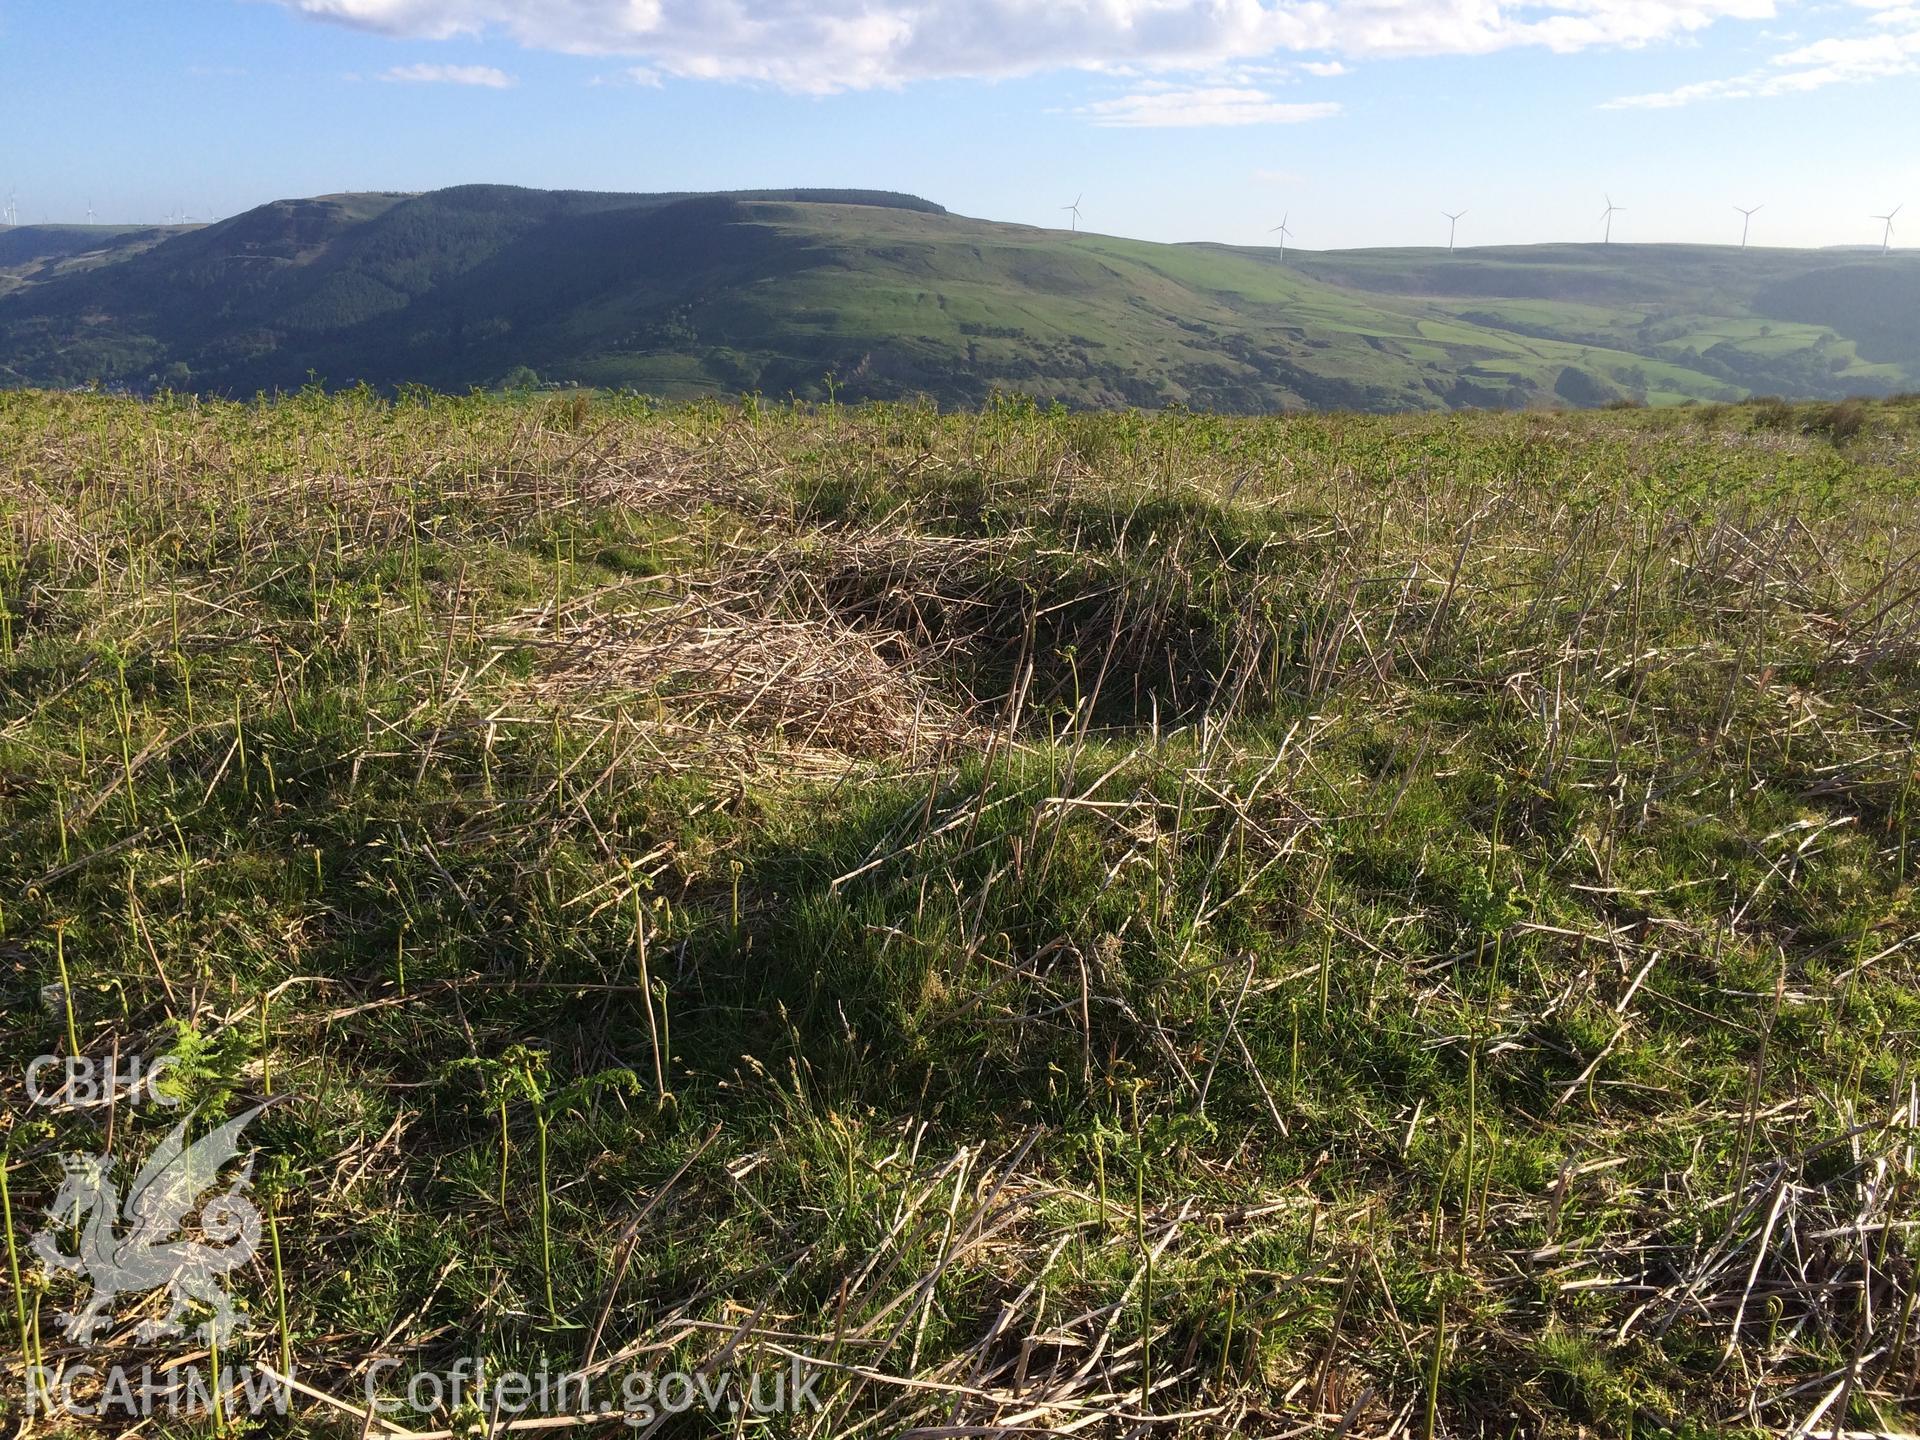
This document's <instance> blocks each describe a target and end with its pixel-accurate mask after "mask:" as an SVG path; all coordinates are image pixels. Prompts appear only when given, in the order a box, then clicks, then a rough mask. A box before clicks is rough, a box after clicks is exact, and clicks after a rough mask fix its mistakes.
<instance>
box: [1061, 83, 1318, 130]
mask: <svg viewBox="0 0 1920 1440" xmlns="http://www.w3.org/2000/svg"><path fill="white" fill-rule="evenodd" d="M1078 113H1080V114H1082V115H1084V116H1086V117H1087V118H1088V119H1089V120H1091V121H1093V123H1094V124H1096V125H1106V126H1123V127H1129V128H1149V127H1151V128H1167V127H1185V126H1198V125H1298V124H1300V123H1302V122H1303V121H1307V120H1325V119H1328V118H1330V117H1332V116H1334V115H1338V114H1339V113H1340V107H1339V106H1338V105H1336V104H1333V103H1332V102H1330V101H1314V102H1309V103H1304V104H1302V103H1291V104H1283V103H1282V102H1280V101H1278V100H1275V99H1274V98H1273V97H1272V96H1271V95H1269V94H1268V93H1267V92H1266V91H1264V90H1230V89H1191V90H1182V89H1177V88H1175V89H1163V88H1159V87H1155V88H1151V89H1146V90H1139V91H1136V92H1135V93H1133V94H1131V95H1122V96H1120V97H1119V98H1118V99H1114V100H1096V101H1095V102H1094V103H1093V104H1091V105H1086V106H1083V107H1081V109H1080V111H1079V112H1078Z"/></svg>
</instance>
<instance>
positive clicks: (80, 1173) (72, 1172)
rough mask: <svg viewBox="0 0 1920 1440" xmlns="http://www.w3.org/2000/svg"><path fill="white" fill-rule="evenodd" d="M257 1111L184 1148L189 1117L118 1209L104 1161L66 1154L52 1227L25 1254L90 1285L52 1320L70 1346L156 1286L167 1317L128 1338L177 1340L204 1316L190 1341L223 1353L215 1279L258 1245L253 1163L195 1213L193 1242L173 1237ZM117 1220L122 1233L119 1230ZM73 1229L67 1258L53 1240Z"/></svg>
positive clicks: (227, 1331)
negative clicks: (121, 1304)
mask: <svg viewBox="0 0 1920 1440" xmlns="http://www.w3.org/2000/svg"><path fill="white" fill-rule="evenodd" d="M264 1109H266V1106H264V1105H257V1106H255V1107H254V1108H253V1109H251V1110H249V1111H247V1112H246V1113H245V1114H244V1115H240V1116H238V1117H236V1118H235V1119H232V1120H229V1121H228V1122H227V1123H226V1124H224V1125H222V1126H220V1127H219V1128H218V1129H217V1130H213V1131H211V1132H210V1133H208V1134H206V1135H203V1136H201V1138H200V1139H198V1140H195V1141H193V1142H192V1143H191V1144H189V1143H188V1142H187V1125H188V1123H189V1121H191V1120H192V1118H193V1117H192V1116H191V1115H189V1116H188V1117H186V1119H183V1120H182V1121H181V1122H180V1123H179V1124H178V1125H175V1126H174V1127H173V1129H172V1130H171V1131H169V1132H168V1134H167V1136H166V1138H165V1139H164V1140H162V1141H161V1142H160V1143H159V1144H158V1145H157V1146H155V1147H154V1151H153V1153H152V1154H151V1155H150V1156H148V1157H147V1162H146V1164H144V1165H142V1166H141V1167H140V1172H139V1173H138V1174H137V1175H135V1176H134V1177H133V1184H132V1185H131V1186H130V1187H129V1189H128V1191H127V1194H126V1196H125V1199H124V1202H123V1200H122V1197H121V1195H120V1192H119V1191H118V1189H117V1188H116V1187H115V1185H114V1183H113V1161H112V1158H111V1157H110V1156H106V1155H67V1156H64V1157H63V1159H62V1163H63V1165H64V1166H65V1168H66V1180H65V1182H64V1183H63V1184H62V1185H61V1187H60V1190H59V1193H58V1194H56V1195H55V1196H54V1198H53V1203H52V1204H51V1205H50V1206H49V1207H48V1209H47V1214H48V1217H49V1218H50V1219H51V1220H52V1222H53V1223H52V1224H51V1225H49V1226H48V1227H47V1228H46V1229H45V1230H42V1231H41V1232H40V1233H39V1234H37V1235H35V1236H34V1237H33V1242H32V1243H33V1252H34V1254H36V1255H38V1256H39V1257H40V1259H41V1261H42V1262H43V1263H44V1264H45V1265H46V1266H47V1269H48V1272H49V1273H52V1272H53V1271H55V1270H70V1271H73V1272H74V1273H76V1274H79V1275H82V1276H85V1277H86V1278H87V1279H88V1280H89V1281H90V1282H92V1287H93V1288H92V1290H91V1291H90V1292H89V1294H88V1295H87V1298H86V1300H85V1302H84V1303H82V1304H81V1305H79V1306H78V1307H76V1308H75V1309H74V1310H72V1311H70V1312H68V1313H67V1314H64V1315H62V1316H61V1317H60V1321H61V1331H62V1333H63V1334H65V1335H66V1337H67V1338H68V1339H69V1340H73V1341H75V1342H77V1343H79V1344H82V1345H86V1344H90V1343H91V1342H92V1340H93V1336H94V1332H95V1331H96V1330H98V1329H99V1328H100V1326H101V1325H103V1324H105V1323H107V1321H108V1319H109V1318H110V1317H109V1312H110V1309H111V1307H112V1305H113V1302H114V1301H115V1300H116V1299H118V1298H119V1297H120V1296H122V1295H141V1294H145V1293H147V1292H148V1291H152V1290H158V1289H160V1288H161V1287H163V1286H164V1287H165V1289H166V1291H167V1301H168V1304H167V1311H166V1314H165V1315H164V1316H163V1317H162V1318H160V1319H158V1320H150V1321H148V1322H146V1323H145V1324H143V1325H141V1326H140V1327H139V1329H138V1331H137V1332H136V1334H137V1336H138V1338H139V1339H140V1340H141V1341H142V1342H152V1341H156V1340H165V1339H171V1338H175V1337H178V1336H180V1335H181V1334H182V1333H183V1332H184V1329H185V1327H184V1325H183V1324H182V1322H183V1321H184V1320H185V1319H186V1318H187V1315H188V1312H189V1310H190V1309H191V1308H192V1307H195V1306H200V1307H204V1308H205V1309H207V1310H209V1311H210V1312H211V1315H210V1316H209V1318H208V1319H207V1320H206V1321H204V1322H203V1323H202V1324H201V1325H200V1326H199V1334H200V1335H201V1337H202V1338H203V1339H205V1340H207V1341H208V1342H210V1343H213V1344H219V1345H224V1344H225V1343H226V1342H227V1340H228V1339H229V1338H230V1337H231V1336H232V1334H233V1332H234V1330H235V1328H236V1327H237V1324H238V1321H239V1314H238V1312H237V1311H236V1310H235V1309H234V1306H233V1302H232V1300H230V1299H229V1298H228V1296H227V1293H226V1290H225V1289H224V1288H223V1287H222V1286H221V1284H220V1277H222V1276H223V1275H225V1274H226V1273H227V1272H228V1271H230V1270H233V1269H236V1268H237V1267H239V1266H241V1265H244V1264H246V1263H247V1262H248V1261H249V1260H251V1259H252V1258H253V1254H254V1251H255V1250H256V1249H258V1248H259V1244H260V1212H259V1210H258V1209H256V1208H255V1207H254V1204H253V1202H252V1201H251V1200H249V1199H247V1197H246V1191H247V1186H248V1184H249V1183H250V1182H251V1180H252V1178H253V1161H252V1159H251V1157H249V1159H248V1161H247V1164H246V1167H245V1169H244V1170H242V1172H241V1173H240V1175H239V1176H238V1177H237V1178H236V1179H235V1180H234V1182H233V1184H232V1185H230V1186H229V1187H228V1188H227V1189H226V1190H225V1191H224V1192H222V1193H221V1194H218V1195H215V1196H213V1197H212V1198H210V1199H208V1200H207V1201H206V1202H205V1203H204V1204H199V1215H198V1217H197V1218H198V1224H197V1225H196V1226H194V1227H193V1228H194V1230H195V1231H196V1232H197V1234H196V1235H194V1236H193V1237H191V1238H189V1237H187V1236H185V1235H183V1234H182V1232H183V1231H184V1230H185V1229H186V1228H187V1222H188V1218H189V1212H190V1211H192V1210H193V1209H194V1207H195V1205H196V1204H198V1203H199V1201H200V1198H201V1196H203V1195H205V1194H206V1192H207V1191H208V1190H210V1189H212V1188H213V1186H214V1184H215V1183H216V1182H217V1180H218V1178H219V1175H220V1169H221V1167H222V1166H224V1165H226V1164H227V1163H228V1162H229V1161H231V1160H232V1159H233V1158H234V1157H235V1156H237V1155H238V1154H239V1153H240V1132H241V1131H243V1130H245V1129H246V1128H247V1125H248V1123H249V1122H250V1121H252V1119H253V1118H254V1116H256V1115H258V1114H259V1113H260V1112H261V1111H262V1110H264ZM122 1220H124V1222H125V1230H124V1233H122V1232H121V1230H120V1222H121V1221H122ZM71 1226H78V1227H79V1232H80V1243H79V1249H78V1252H77V1253H76V1254H72V1255H68V1254H66V1253H64V1252H63V1251H62V1250H61V1248H60V1235H61V1233H63V1232H64V1231H65V1230H66V1229H67V1228H68V1227H71Z"/></svg>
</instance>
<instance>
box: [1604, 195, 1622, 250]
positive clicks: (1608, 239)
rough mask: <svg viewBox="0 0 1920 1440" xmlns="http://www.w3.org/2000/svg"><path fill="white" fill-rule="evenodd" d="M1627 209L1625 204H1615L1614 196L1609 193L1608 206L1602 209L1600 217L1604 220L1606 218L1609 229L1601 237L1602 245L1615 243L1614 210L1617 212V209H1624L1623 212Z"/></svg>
mask: <svg viewBox="0 0 1920 1440" xmlns="http://www.w3.org/2000/svg"><path fill="white" fill-rule="evenodd" d="M1625 209H1626V207H1625V206H1624V205H1616V204H1614V203H1613V197H1612V196H1611V195H1609V196H1607V208H1606V209H1605V210H1603V211H1601V213H1600V218H1601V219H1602V220H1604V221H1605V222H1606V225H1607V229H1606V233H1605V234H1603V235H1602V236H1601V237H1600V243H1601V244H1602V245H1611V244H1612V243H1613V216H1614V212H1615V211H1622V212H1624V211H1625Z"/></svg>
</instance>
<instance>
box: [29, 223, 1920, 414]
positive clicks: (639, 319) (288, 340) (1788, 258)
mask: <svg viewBox="0 0 1920 1440" xmlns="http://www.w3.org/2000/svg"><path fill="white" fill-rule="evenodd" d="M1917 309H1920V256H1902V255H1895V256H1891V257H1880V256H1872V255H1863V254H1861V253H1858V252H1825V251H1797V250H1757V249H1756V250H1744V251H1743V250H1737V249H1732V248H1728V247H1710V246H1670V245H1652V246H1628V245H1613V246H1603V245H1549V246H1530V247H1511V248H1498V249H1476V250H1465V251H1462V252H1460V253H1458V254H1448V253H1446V252H1444V251H1435V250H1398V251H1395V250H1363V251H1348V252H1327V253H1312V252H1291V253H1289V254H1288V255H1287V256H1286V257H1284V260H1283V258H1282V257H1281V256H1279V255H1278V254H1277V253H1276V252H1274V251H1271V250H1261V249H1247V248H1235V247H1228V246H1218V245H1163V244H1152V243H1147V242H1142V241H1131V240H1123V239H1116V238H1113V237H1109V236H1101V235H1094V234H1085V233H1082V234H1077V235H1076V234H1068V233H1065V232H1061V231H1057V230H1042V229H1035V228H1031V227H1027V226H1021V225H1009V224H1001V223H996V222H992V221H985V220H975V219H968V218H965V217H961V216H957V215H953V214H950V213H948V212H947V211H945V210H944V209H943V208H941V207H940V206H938V205H935V204H932V203H930V202H928V201H925V200H921V199H919V198H917V197H913V196H904V195H893V194H883V193H877V192H863V191H822V190H789V191H752V192H737V193H730V194H712V195H693V194H685V193H674V194H659V195H632V194H611V193H598V192H578V191H537V190H524V189H516V188H513V187H507V186H463V187H459V188H455V189H450V190H441V191H434V192H430V193H426V194H418V195H400V194H341V195H329V196H321V197H316V198H312V199H297V200H285V201H278V202H275V203H273V204H270V205H265V206H261V207H259V208H257V209H254V210H251V211H248V212H246V213H245V214H242V215H237V216H234V217H233V218H231V219H228V220H224V221H221V222H219V223H218V224H214V225H208V226H202V227H195V228H190V229H172V230H154V229H149V230H117V229H112V228H109V227H21V228H20V229H19V230H16V231H13V232H8V233H5V234H0V379H4V380H6V381H7V382H8V383H12V384H18V385H38V386H71V385H81V384H87V383H91V382H96V381H97V382H101V383H104V384H107V385H109V386H112V387H119V388H126V389H131V390H136V391H150V390H154V389H158V388H162V387H166V388H173V389H182V390H195V391H200V392H203V393H210V394H242V395H244V394H250V393H253V392H254V391H256V390H261V389H268V390H271V389H285V388H292V387H297V386H300V385H303V384H305V383H307V382H308V381H309V380H310V379H311V378H313V377H319V378H320V379H322V380H323V381H325V382H326V383H328V384H331V385H336V386H338V385H348V384H353V383H356V382H362V381H364V382H367V383H370V384H372V385H375V386H378V387H381V388H387V389H391V388H393V387H397V386H401V385H405V384H409V383H421V384H426V385H429V386H433V387H438V388H441V389H454V390H458V389H466V388H469V387H475V386H478V387H483V388H484V387H493V386H500V385H503V384H524V383H527V382H529V381H530V380H533V379H535V378H537V379H538V380H540V381H545V382H550V383H559V384H566V385H585V386H593V387H600V388H609V389H619V388H630V389H637V390H642V391H646V392H649V393H654V394H658V395H662V396H665V397H668V398H690V397H692V396H696V395H701V394H712V393H739V392H743V391H760V392H763V393H765V394H768V395H772V396H783V395H788V394H793V395H797V396H801V397H820V396H823V395H824V394H826V393H827V392H828V390H829V389H835V390H837V391H838V392H839V393H841V394H843V395H845V396H847V397H850V398H866V399H888V398H900V397H906V396H913V395H927V396H931V397H932V398H934V399H936V400H939V401H941V402H942V403H945V404H949V405H971V404H978V403H980V402H982V401H984V400H985V399H986V398H987V397H988V396H989V395H990V394H992V393H993V392H995V391H1018V392H1022V393H1026V394H1029V395H1033V396H1035V397H1037V398H1040V399H1043V400H1059V401H1062V402H1064V403H1066V404H1068V405H1071V406H1075V407H1113V406H1122V405H1139V406H1149V407H1152V406H1165V405H1168V404H1174V403H1179V404H1184V405H1188V406H1191V407H1196V408H1198V407H1206V408H1212V409H1219V410H1225V411H1241V412H1259V411H1266V410H1273V409H1284V408H1304V407H1313V408H1346V409H1358V410H1372V411H1389V410H1417V409H1434V408H1443V407H1449V406H1454V407H1458V406H1477V407H1491V408H1537V407H1542V406H1567V405H1571V406H1598V405H1605V404H1609V403H1615V402H1623V401H1631V402H1650V403H1656V404H1657V403H1675V402H1680V401H1684V400H1702V401H1730V400H1738V399H1741V398H1744V397H1746V396H1748V395H1752V394H1759V393H1780V394H1785V395H1789V396H1797V397H1809V398H1833V397H1838V396H1842V395H1848V394H1886V393H1893V392H1896V391H1900V390H1904V389H1910V388H1914V387H1916V386H1920V327H1916V326H1914V325H1913V324H1912V322H1911V319H1910V317H1911V316H1912V315H1914V314H1915V313H1916V310H1917ZM829 377H831V378H829Z"/></svg>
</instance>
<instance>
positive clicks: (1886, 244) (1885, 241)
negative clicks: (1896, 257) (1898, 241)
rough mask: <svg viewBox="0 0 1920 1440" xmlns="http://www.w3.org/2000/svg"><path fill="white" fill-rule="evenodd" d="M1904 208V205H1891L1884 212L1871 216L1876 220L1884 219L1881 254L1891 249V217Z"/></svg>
mask: <svg viewBox="0 0 1920 1440" xmlns="http://www.w3.org/2000/svg"><path fill="white" fill-rule="evenodd" d="M1906 208H1907V207H1906V206H1905V205H1896V206H1894V207H1893V209H1891V210H1889V211H1888V212H1887V213H1886V214H1884V215H1876V216H1874V217H1873V218H1874V219H1876V220H1883V221H1885V222H1886V226H1887V233H1886V234H1885V235H1884V236H1883V237H1882V238H1881V241H1880V253H1881V254H1882V255H1885V254H1888V253H1889V252H1891V251H1892V249H1893V217H1894V216H1896V215H1898V214H1899V213H1900V212H1901V211H1902V210H1904V209H1906Z"/></svg>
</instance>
